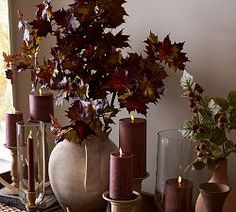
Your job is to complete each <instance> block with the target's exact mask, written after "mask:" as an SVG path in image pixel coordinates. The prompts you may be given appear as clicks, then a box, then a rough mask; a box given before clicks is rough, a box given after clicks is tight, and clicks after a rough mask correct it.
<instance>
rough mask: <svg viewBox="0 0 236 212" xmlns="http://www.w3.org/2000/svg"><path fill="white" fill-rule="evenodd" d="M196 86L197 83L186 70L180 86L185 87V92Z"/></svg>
mask: <svg viewBox="0 0 236 212" xmlns="http://www.w3.org/2000/svg"><path fill="white" fill-rule="evenodd" d="M194 84H195V82H194V80H193V76H192V75H191V74H189V73H188V72H187V71H185V70H184V71H183V75H182V77H181V79H180V85H181V86H182V87H183V89H184V90H189V88H192V89H193V87H194Z"/></svg>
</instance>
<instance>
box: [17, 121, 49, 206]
mask: <svg viewBox="0 0 236 212" xmlns="http://www.w3.org/2000/svg"><path fill="white" fill-rule="evenodd" d="M16 125H17V164H18V173H19V197H20V200H21V201H22V202H23V203H24V204H26V203H27V193H28V192H35V193H36V201H35V203H36V204H39V203H40V201H41V200H42V199H43V196H44V190H45V188H44V187H45V139H44V123H43V122H42V121H26V122H24V121H21V122H17V124H16Z"/></svg>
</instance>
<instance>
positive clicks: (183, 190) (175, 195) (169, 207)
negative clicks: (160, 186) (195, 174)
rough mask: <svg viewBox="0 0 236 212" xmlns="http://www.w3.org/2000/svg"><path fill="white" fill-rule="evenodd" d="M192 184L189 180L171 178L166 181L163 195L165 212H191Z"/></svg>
mask: <svg viewBox="0 0 236 212" xmlns="http://www.w3.org/2000/svg"><path fill="white" fill-rule="evenodd" d="M192 192H193V183H192V182H191V181H190V180H187V179H182V178H181V177H179V178H173V179H169V180H167V181H166V184H165V193H164V210H165V212H183V211H185V212H192V208H193V205H192Z"/></svg>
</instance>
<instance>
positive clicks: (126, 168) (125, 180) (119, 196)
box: [109, 152, 133, 200]
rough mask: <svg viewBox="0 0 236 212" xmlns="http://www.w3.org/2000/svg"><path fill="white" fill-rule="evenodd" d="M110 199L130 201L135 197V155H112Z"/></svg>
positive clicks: (120, 153)
mask: <svg viewBox="0 0 236 212" xmlns="http://www.w3.org/2000/svg"><path fill="white" fill-rule="evenodd" d="M109 197H110V198H111V199H114V200H130V199H132V197H133V154H131V153H122V152H113V153H111V154H110V180H109Z"/></svg>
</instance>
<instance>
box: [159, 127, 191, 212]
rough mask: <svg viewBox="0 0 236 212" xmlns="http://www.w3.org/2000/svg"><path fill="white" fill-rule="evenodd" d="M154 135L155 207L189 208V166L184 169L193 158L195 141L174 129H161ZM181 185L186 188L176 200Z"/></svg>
mask: <svg viewBox="0 0 236 212" xmlns="http://www.w3.org/2000/svg"><path fill="white" fill-rule="evenodd" d="M157 136H158V139H157V140H158V149H157V172H156V187H155V199H156V204H157V207H158V209H159V211H164V210H165V211H181V210H182V211H188V208H189V209H190V208H192V189H193V183H192V182H191V181H190V180H189V171H190V169H187V170H186V168H187V167H188V166H189V165H190V164H191V162H193V160H194V157H195V155H194V144H193V143H192V142H190V141H189V140H187V139H184V138H183V137H182V135H181V133H180V132H179V131H178V130H177V129H171V130H164V131H160V132H158V134H157ZM178 180H179V181H180V182H178ZM181 183H182V184H181ZM184 186H186V190H185V191H183V192H184V193H183V197H181V198H180V200H178V198H179V196H180V193H181V192H182V191H181V189H182V188H183V187H184ZM165 193H166V195H165ZM175 194H176V195H175ZM165 201H170V202H166V203H165ZM176 202H177V203H180V204H182V205H178V204H177V203H176ZM173 204H175V205H173ZM167 207H168V208H170V209H167Z"/></svg>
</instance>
